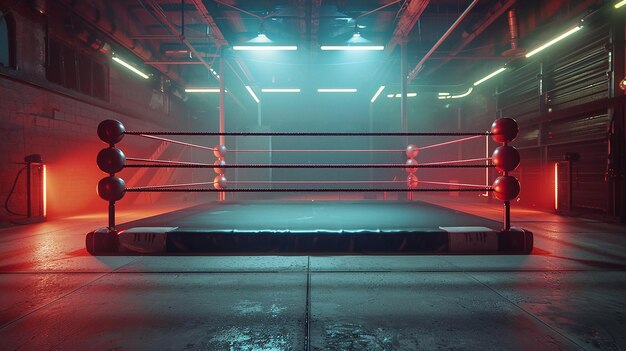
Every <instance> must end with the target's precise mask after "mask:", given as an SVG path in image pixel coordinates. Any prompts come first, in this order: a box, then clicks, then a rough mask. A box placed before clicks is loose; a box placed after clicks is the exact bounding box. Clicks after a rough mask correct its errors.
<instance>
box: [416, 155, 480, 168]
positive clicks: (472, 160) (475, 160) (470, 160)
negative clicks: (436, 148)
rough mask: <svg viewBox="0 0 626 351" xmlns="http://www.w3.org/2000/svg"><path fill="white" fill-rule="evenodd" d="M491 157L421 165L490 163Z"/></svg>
mask: <svg viewBox="0 0 626 351" xmlns="http://www.w3.org/2000/svg"><path fill="white" fill-rule="evenodd" d="M490 160H491V157H481V158H468V159H464V160H454V161H440V162H428V163H421V165H426V166H433V165H448V164H455V163H463V162H478V161H490Z"/></svg>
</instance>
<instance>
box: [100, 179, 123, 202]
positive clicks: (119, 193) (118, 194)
mask: <svg viewBox="0 0 626 351" xmlns="http://www.w3.org/2000/svg"><path fill="white" fill-rule="evenodd" d="M125 193H126V183H125V182H124V180H123V179H122V178H119V177H116V176H108V177H105V178H102V179H100V181H99V182H98V195H100V197H101V198H102V199H104V200H106V201H110V202H115V201H118V200H120V199H122V198H123V197H124V194H125Z"/></svg>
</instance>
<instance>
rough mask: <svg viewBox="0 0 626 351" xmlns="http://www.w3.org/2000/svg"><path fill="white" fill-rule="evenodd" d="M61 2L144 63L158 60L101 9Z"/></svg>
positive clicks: (171, 76)
mask: <svg viewBox="0 0 626 351" xmlns="http://www.w3.org/2000/svg"><path fill="white" fill-rule="evenodd" d="M60 2H61V4H63V5H64V6H65V7H66V8H68V9H70V10H71V11H72V12H73V13H74V14H75V15H77V16H79V17H81V18H83V19H84V20H85V23H87V24H88V25H89V26H91V27H93V28H95V29H97V30H98V31H100V32H102V33H104V34H106V35H107V36H108V37H109V38H110V39H111V40H112V41H114V42H115V43H117V44H118V45H121V46H122V47H124V48H125V49H126V50H128V51H129V52H132V53H134V54H135V55H137V56H138V57H139V58H140V59H142V60H143V61H151V60H154V59H155V58H156V57H155V55H154V54H153V53H152V51H151V50H150V49H149V48H146V47H145V46H143V45H141V43H137V42H136V41H135V40H133V39H132V38H130V37H129V36H127V35H126V34H125V33H124V32H122V30H121V28H120V26H119V25H117V24H115V23H113V22H111V20H110V19H109V18H108V17H106V16H102V13H101V11H100V9H98V8H96V7H94V6H93V5H92V4H91V3H90V2H87V1H71V0H60ZM113 3H115V2H113ZM155 68H156V69H157V70H158V71H159V72H161V74H163V75H164V76H166V77H168V78H169V79H171V80H172V81H174V82H177V83H181V82H182V79H181V78H180V76H179V75H178V74H177V73H175V72H171V71H169V70H168V69H167V68H163V67H158V66H157V67H155Z"/></svg>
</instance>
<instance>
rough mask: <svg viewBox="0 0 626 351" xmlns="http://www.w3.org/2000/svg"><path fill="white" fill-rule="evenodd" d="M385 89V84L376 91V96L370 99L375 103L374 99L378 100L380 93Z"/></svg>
mask: <svg viewBox="0 0 626 351" xmlns="http://www.w3.org/2000/svg"><path fill="white" fill-rule="evenodd" d="M383 90H385V86H384V85H381V86H380V87H379V88H378V90H376V93H375V94H374V96H372V99H371V100H370V102H371V103H372V104H373V103H374V101H376V99H378V95H380V93H382V92H383Z"/></svg>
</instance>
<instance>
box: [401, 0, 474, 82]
mask: <svg viewBox="0 0 626 351" xmlns="http://www.w3.org/2000/svg"><path fill="white" fill-rule="evenodd" d="M478 1H480V0H474V1H472V2H471V3H470V4H469V5H468V6H467V8H466V9H465V11H463V13H461V15H460V16H459V18H457V19H456V21H454V23H452V25H451V26H450V28H448V30H447V31H446V32H445V33H444V34H443V35H442V36H441V38H439V40H438V41H437V42H436V43H435V45H433V47H432V48H431V49H430V50H429V51H428V52H427V53H426V55H424V57H422V59H421V60H420V62H418V63H417V64H416V65H415V67H414V68H413V69H412V70H411V72H409V76H408V77H407V79H408V80H409V83H410V82H411V81H412V80H413V79H414V78H415V77H417V75H418V74H419V73H420V72H421V71H422V69H423V68H424V62H426V60H428V58H430V56H431V55H432V54H433V53H434V52H435V51H436V50H437V49H438V48H439V46H440V45H441V44H443V42H444V41H446V39H448V37H449V36H450V34H452V32H453V31H454V30H455V29H456V27H457V26H458V25H459V24H460V23H461V22H462V21H463V20H464V19H465V17H466V16H467V15H468V14H469V13H470V11H471V10H472V9H473V8H474V6H476V4H478Z"/></svg>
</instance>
